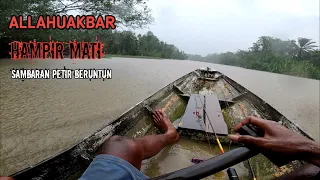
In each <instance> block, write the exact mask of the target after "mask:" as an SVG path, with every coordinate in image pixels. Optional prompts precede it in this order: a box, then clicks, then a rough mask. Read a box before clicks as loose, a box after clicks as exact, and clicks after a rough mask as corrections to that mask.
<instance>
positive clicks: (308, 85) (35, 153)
mask: <svg viewBox="0 0 320 180" xmlns="http://www.w3.org/2000/svg"><path fill="white" fill-rule="evenodd" d="M32 62H35V63H32ZM72 62H75V63H76V64H73V63H72ZM63 66H66V67H67V68H71V69H76V68H111V69H112V79H109V80H105V81H102V80H92V81H89V80H78V79H71V80H52V79H48V80H25V81H21V80H13V79H11V73H10V69H12V68H51V69H53V68H59V69H61V68H63ZM202 67H211V68H214V69H216V70H219V71H221V72H222V73H225V74H226V75H227V76H229V77H230V78H232V79H233V80H235V81H237V82H238V83H239V84H241V85H243V86H244V87H246V88H247V89H249V90H250V91H252V92H253V93H255V94H256V95H258V96H260V97H261V98H262V99H264V100H265V101H266V102H268V103H269V104H270V105H272V106H273V107H274V108H276V109H277V110H278V111H280V112H281V113H282V114H284V115H285V116H286V117H287V118H289V119H290V120H292V121H293V122H295V123H297V124H298V125H299V126H300V127H301V128H302V129H303V130H304V131H305V132H307V133H308V134H310V135H311V136H312V137H313V138H315V139H316V140H319V139H320V137H319V88H320V87H319V86H320V83H319V81H318V80H312V79H305V78H299V77H293V76H286V75H279V74H274V73H267V72H261V71H254V70H248V69H243V68H238V67H232V66H224V65H218V64H211V63H203V62H194V61H179V60H150V59H129V58H112V59H102V60H91V61H89V60H69V59H65V60H60V61H58V60H55V61H53V60H44V61H40V60H39V61H12V60H6V59H1V60H0V75H1V79H0V85H1V86H0V88H1V89H0V98H1V101H0V102H1V103H0V105H1V112H0V113H1V114H0V142H1V144H0V148H1V149H0V164H1V165H0V175H9V174H12V173H14V172H16V171H18V170H21V169H23V168H26V167H28V166H32V165H34V164H35V163H37V162H39V161H41V160H43V159H45V158H48V157H50V156H52V155H53V154H55V153H58V152H59V151H62V150H64V149H66V148H68V147H70V146H72V145H74V144H75V143H77V142H79V141H81V139H83V138H85V137H87V136H88V135H90V134H91V133H92V132H94V131H95V130H96V129H98V128H99V127H101V126H102V125H104V124H106V123H108V122H109V121H110V120H112V119H115V118H117V117H118V116H119V115H120V114H122V113H123V112H124V111H126V110H127V109H129V108H130V107H132V106H134V105H135V104H137V103H138V102H140V101H142V100H144V99H145V98H146V97H148V96H149V95H151V94H152V93H154V92H156V91H157V90H159V89H160V88H162V87H164V86H165V85H167V84H168V83H170V82H172V81H174V80H175V79H177V78H179V77H181V76H182V75H184V74H186V73H188V72H190V71H192V70H195V69H197V68H202Z"/></svg>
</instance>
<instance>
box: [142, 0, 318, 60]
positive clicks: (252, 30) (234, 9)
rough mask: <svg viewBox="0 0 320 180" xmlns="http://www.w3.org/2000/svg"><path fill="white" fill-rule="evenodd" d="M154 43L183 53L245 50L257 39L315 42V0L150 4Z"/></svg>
mask: <svg viewBox="0 0 320 180" xmlns="http://www.w3.org/2000/svg"><path fill="white" fill-rule="evenodd" d="M148 5H149V7H150V8H151V9H152V10H153V16H154V18H155V24H154V25H150V26H149V29H144V30H137V31H136V32H137V33H144V32H146V31H148V30H151V31H153V32H154V34H155V35H156V36H158V37H159V39H161V40H163V41H166V42H168V43H171V44H174V45H176V46H177V47H179V48H180V49H181V50H184V51H185V52H186V53H194V54H201V55H206V54H208V53H214V52H226V51H236V50H238V49H247V48H248V47H250V46H251V45H252V43H253V42H255V41H256V40H257V38H258V37H259V36H264V35H267V36H268V35H269V36H275V37H278V38H281V39H297V38H298V37H307V38H311V39H313V40H314V41H316V42H317V43H318V44H319V0H308V1H307V2H306V1H304V0H223V1H220V0H198V1H194V0H161V1H159V0H150V1H149V2H148Z"/></svg>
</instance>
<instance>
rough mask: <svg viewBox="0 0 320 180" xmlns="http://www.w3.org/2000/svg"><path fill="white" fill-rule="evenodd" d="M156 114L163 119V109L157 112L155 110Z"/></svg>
mask: <svg viewBox="0 0 320 180" xmlns="http://www.w3.org/2000/svg"><path fill="white" fill-rule="evenodd" d="M154 115H155V116H156V117H157V119H159V120H160V119H163V113H162V110H161V109H157V110H156V111H155V112H154Z"/></svg>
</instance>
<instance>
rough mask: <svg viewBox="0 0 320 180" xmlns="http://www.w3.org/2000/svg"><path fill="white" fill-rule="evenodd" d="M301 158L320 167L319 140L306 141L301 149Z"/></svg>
mask: <svg viewBox="0 0 320 180" xmlns="http://www.w3.org/2000/svg"><path fill="white" fill-rule="evenodd" d="M301 158H302V160H305V161H307V162H309V163H311V164H313V165H316V166H318V167H320V145H319V142H315V141H307V142H306V144H305V148H304V149H303V152H302V156H301Z"/></svg>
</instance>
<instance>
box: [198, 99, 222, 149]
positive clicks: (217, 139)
mask: <svg viewBox="0 0 320 180" xmlns="http://www.w3.org/2000/svg"><path fill="white" fill-rule="evenodd" d="M198 97H199V100H200V102H201V104H202V107H203V106H204V105H203V102H202V100H201V98H200V95H199V94H198ZM204 97H205V96H204ZM204 114H205V116H206V117H207V118H208V121H209V124H210V126H211V129H212V131H213V133H214V136H215V138H216V141H217V143H218V146H219V148H220V151H221V152H222V154H223V153H224V149H223V147H222V145H221V143H220V140H219V138H218V136H217V134H216V131H215V130H214V128H213V125H212V123H211V121H210V118H209V116H208V114H207V112H206V110H205V109H204ZM205 132H206V133H207V131H206V130H205ZM208 141H209V140H208Z"/></svg>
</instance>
